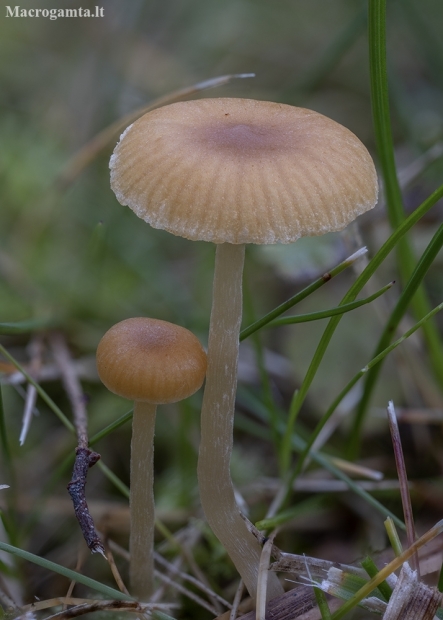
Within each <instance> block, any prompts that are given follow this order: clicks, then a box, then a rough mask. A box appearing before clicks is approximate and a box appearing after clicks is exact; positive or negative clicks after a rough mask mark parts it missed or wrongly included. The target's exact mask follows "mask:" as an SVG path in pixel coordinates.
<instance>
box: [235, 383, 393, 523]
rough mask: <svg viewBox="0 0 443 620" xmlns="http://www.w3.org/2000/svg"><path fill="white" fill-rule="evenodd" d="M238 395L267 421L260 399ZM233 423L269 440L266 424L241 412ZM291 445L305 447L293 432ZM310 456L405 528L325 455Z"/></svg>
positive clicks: (315, 452)
mask: <svg viewBox="0 0 443 620" xmlns="http://www.w3.org/2000/svg"><path fill="white" fill-rule="evenodd" d="M238 396H239V401H242V400H243V402H244V403H245V405H246V406H247V407H248V409H250V410H251V412H253V413H254V414H255V415H256V416H257V417H258V418H259V419H260V421H261V422H265V423H266V422H267V420H268V411H267V410H266V407H265V406H264V405H263V403H262V402H261V401H260V400H258V399H256V398H255V397H254V396H253V395H252V394H251V393H249V392H246V391H245V390H242V389H240V390H239V394H238ZM235 425H236V428H239V429H241V430H244V431H245V432H247V433H249V434H250V435H252V436H254V437H259V438H260V439H263V440H265V441H269V431H268V429H267V428H266V426H264V425H262V424H258V423H257V422H254V421H253V420H251V419H250V418H247V417H246V416H244V415H242V414H236V419H235ZM284 429H285V424H284V422H283V420H282V421H281V423H280V432H281V433H283V432H284ZM292 447H293V449H294V451H295V452H298V453H300V452H302V451H303V450H304V449H305V448H306V441H305V440H304V439H302V437H300V436H299V435H297V434H296V433H294V435H293V436H292ZM310 456H311V458H312V460H313V461H315V462H316V463H317V464H318V465H320V466H321V467H323V468H324V469H326V470H327V471H328V472H329V473H330V474H332V475H333V476H334V477H335V478H337V480H341V481H342V482H344V483H345V484H346V485H347V486H348V488H349V490H350V491H352V492H353V493H355V494H356V495H358V496H359V497H361V498H362V499H363V500H364V501H365V502H367V503H368V504H369V505H370V506H372V507H373V508H374V509H375V510H376V511H377V512H378V513H379V514H380V515H381V516H382V517H383V519H385V518H386V516H387V515H389V516H390V517H391V518H392V520H393V521H394V522H395V523H396V525H397V527H399V528H400V529H402V530H404V529H405V524H404V523H403V522H402V520H401V519H399V518H398V517H397V516H396V515H394V514H393V513H392V512H391V511H390V510H389V509H388V508H386V506H383V504H381V503H380V502H379V501H378V500H376V499H375V498H374V497H372V495H370V494H369V493H368V492H367V491H365V490H364V489H362V487H361V486H360V485H359V484H358V483H357V482H355V481H354V480H352V478H350V477H349V476H347V475H346V474H345V473H344V472H342V471H341V470H340V469H338V467H336V466H335V465H334V464H333V463H332V462H331V460H330V459H329V458H328V457H327V456H325V455H324V454H322V453H321V452H317V451H315V450H314V451H312V452H311V453H310Z"/></svg>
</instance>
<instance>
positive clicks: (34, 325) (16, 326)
mask: <svg viewBox="0 0 443 620" xmlns="http://www.w3.org/2000/svg"><path fill="white" fill-rule="evenodd" d="M56 326H57V323H56V322H55V321H54V320H53V319H31V320H29V321H17V322H16V323H0V335H2V336H11V335H15V334H27V333H29V332H36V331H39V330H42V329H49V328H54V327H56Z"/></svg>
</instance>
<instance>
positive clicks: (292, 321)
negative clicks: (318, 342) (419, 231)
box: [266, 282, 393, 327]
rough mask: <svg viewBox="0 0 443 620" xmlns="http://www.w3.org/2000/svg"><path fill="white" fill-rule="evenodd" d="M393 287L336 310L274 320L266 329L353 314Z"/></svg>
mask: <svg viewBox="0 0 443 620" xmlns="http://www.w3.org/2000/svg"><path fill="white" fill-rule="evenodd" d="M392 286H393V282H391V283H389V284H387V285H386V286H384V287H383V288H381V289H380V290H379V291H377V292H376V293H374V294H373V295H370V296H369V297H366V298H365V299H360V301H353V302H351V303H349V304H343V305H342V306H336V307H335V308H329V310H321V311H319V312H310V313H309V314H298V315H297V316H288V317H284V318H282V319H274V321H272V322H271V323H268V325H267V326H266V327H278V326H280V325H293V324H295V323H308V322H309V321H319V320H320V319H329V318H330V317H331V316H337V315H338V314H345V313H346V312H351V310H355V309H356V308H360V307H361V306H365V305H366V304H369V303H371V301H374V299H377V297H380V296H381V295H383V293H386V291H387V290H389V289H390V288H391V287H392Z"/></svg>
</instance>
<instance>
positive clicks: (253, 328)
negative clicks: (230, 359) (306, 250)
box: [240, 248, 366, 342]
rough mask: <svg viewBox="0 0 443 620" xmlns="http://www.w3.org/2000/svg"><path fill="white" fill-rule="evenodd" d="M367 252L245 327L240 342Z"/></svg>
mask: <svg viewBox="0 0 443 620" xmlns="http://www.w3.org/2000/svg"><path fill="white" fill-rule="evenodd" d="M365 252H366V249H365V248H362V249H361V250H359V251H358V252H355V254H352V256H349V257H348V258H347V259H346V260H344V261H343V262H341V263H340V264H339V265H337V266H336V267H334V269H331V271H328V272H327V273H325V274H323V275H322V276H321V277H320V278H317V280H315V281H314V282H312V284H310V285H309V286H307V287H306V288H304V289H303V290H302V291H300V292H299V293H296V294H295V295H293V296H292V297H290V298H289V299H288V300H287V301H285V302H283V303H282V304H280V305H279V306H277V308H274V310H272V311H271V312H269V313H268V314H266V315H265V316H264V317H262V318H261V319H259V320H258V321H255V322H254V323H253V324H252V325H249V326H248V327H245V329H243V330H242V331H241V332H240V342H241V341H242V340H245V338H248V336H250V335H251V334H253V333H254V332H256V331H258V330H259V329H261V328H262V327H264V326H265V325H267V324H268V323H270V322H271V321H273V320H274V319H276V318H277V317H279V316H280V315H281V314H283V313H284V312H286V311H287V310H290V309H291V308H293V307H294V306H295V305H296V304H298V303H300V302H301V301H303V299H306V297H309V295H312V293H314V291H316V290H317V289H319V288H321V287H322V286H324V285H325V284H326V282H329V280H331V279H332V278H334V277H335V276H337V275H338V274H339V273H341V272H342V271H344V270H345V269H347V268H348V267H350V266H351V265H353V264H354V262H355V261H356V259H357V258H359V257H360V256H362V255H363V254H364V253H365Z"/></svg>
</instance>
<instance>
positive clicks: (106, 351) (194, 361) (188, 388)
mask: <svg viewBox="0 0 443 620" xmlns="http://www.w3.org/2000/svg"><path fill="white" fill-rule="evenodd" d="M97 370H98V374H99V377H100V379H101V380H102V382H103V383H104V384H105V386H106V387H107V388H108V390H110V391H111V392H114V393H115V394H118V395H119V396H124V397H125V398H128V399H130V400H135V401H142V402H148V403H152V404H156V405H160V404H165V403H174V402H177V401H179V400H182V399H184V398H187V397H188V396H191V394H194V392H196V391H197V390H198V389H199V388H200V387H201V385H202V383H203V380H204V377H205V373H206V353H205V351H204V350H203V347H202V345H201V344H200V341H199V340H198V338H197V337H196V336H194V334H193V333H191V332H190V331H189V330H187V329H185V328H184V327H180V326H178V325H174V324H173V323H168V322H167V321H160V320H157V319H149V318H143V317H141V318H132V319H126V320H125V321H121V322H120V323H117V324H116V325H114V326H113V327H111V329H109V330H108V331H107V332H106V334H105V335H104V336H103V338H102V339H101V341H100V343H99V345H98V348H97Z"/></svg>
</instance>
